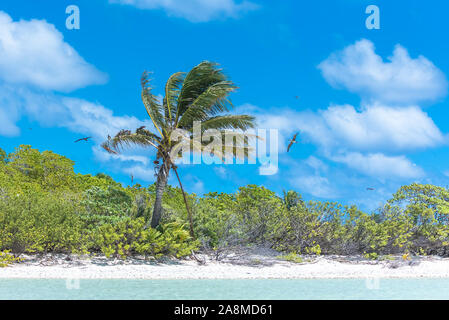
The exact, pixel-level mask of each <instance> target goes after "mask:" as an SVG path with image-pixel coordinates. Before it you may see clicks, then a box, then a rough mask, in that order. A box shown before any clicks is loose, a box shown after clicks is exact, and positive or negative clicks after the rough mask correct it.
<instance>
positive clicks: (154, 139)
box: [101, 128, 160, 153]
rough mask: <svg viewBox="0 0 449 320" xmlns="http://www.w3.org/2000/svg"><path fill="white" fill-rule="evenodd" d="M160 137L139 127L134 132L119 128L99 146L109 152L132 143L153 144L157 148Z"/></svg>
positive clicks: (117, 150)
mask: <svg viewBox="0 0 449 320" xmlns="http://www.w3.org/2000/svg"><path fill="white" fill-rule="evenodd" d="M159 142H160V138H159V137H158V136H157V135H155V134H154V133H151V132H150V131H148V130H145V129H141V128H139V129H138V130H137V131H136V133H132V132H131V131H130V130H120V131H119V132H118V133H117V134H116V135H115V136H114V137H113V138H111V139H108V140H107V141H105V142H104V143H103V144H102V145H101V146H102V147H103V149H105V150H106V151H108V152H109V153H119V152H121V151H122V150H123V149H124V148H125V147H130V146H132V145H137V146H143V147H146V146H153V147H155V148H156V149H157V144H158V143H159Z"/></svg>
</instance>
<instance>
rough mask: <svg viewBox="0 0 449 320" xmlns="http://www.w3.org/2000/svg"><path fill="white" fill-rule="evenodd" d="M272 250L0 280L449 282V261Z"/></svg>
mask: <svg viewBox="0 0 449 320" xmlns="http://www.w3.org/2000/svg"><path fill="white" fill-rule="evenodd" d="M278 256H279V253H277V252H275V251H273V250H270V249H257V250H241V251H240V252H235V251H234V252H231V253H228V254H226V255H224V256H222V257H221V259H219V260H217V259H216V257H214V256H212V255H210V254H209V255H208V254H197V255H196V258H197V259H194V258H192V257H191V258H189V259H186V260H166V261H164V262H155V261H145V260H144V259H143V258H142V259H139V258H132V259H128V260H126V261H122V260H118V259H116V260H114V259H106V258H105V257H94V258H92V257H76V256H70V257H68V256H67V255H52V256H50V255H46V256H41V257H37V256H26V259H25V261H23V262H21V263H17V264H14V265H12V266H9V267H5V268H0V279H5V278H6V279H7V278H9V279H14V278H16V279H17V278H22V279H24V278H33V279H36V278H46V279H68V278H72V279H318V278H421V277H425V278H446V277H448V278H449V258H440V257H413V258H412V260H409V261H404V260H403V259H402V258H401V257H395V260H384V261H370V260H366V259H363V258H361V257H340V256H326V257H305V258H304V261H305V262H304V263H294V262H287V261H284V260H282V259H279V258H278Z"/></svg>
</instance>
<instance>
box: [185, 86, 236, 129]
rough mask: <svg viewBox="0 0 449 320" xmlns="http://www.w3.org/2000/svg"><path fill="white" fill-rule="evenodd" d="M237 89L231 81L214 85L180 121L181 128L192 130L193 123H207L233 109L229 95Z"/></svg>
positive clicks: (188, 109) (202, 94) (194, 103)
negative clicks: (208, 120) (211, 118)
mask: <svg viewBox="0 0 449 320" xmlns="http://www.w3.org/2000/svg"><path fill="white" fill-rule="evenodd" d="M236 88H237V87H236V86H234V84H233V83H232V82H230V81H221V82H218V83H214V84H212V85H211V86H209V88H207V89H206V91H204V92H203V93H201V94H200V95H199V96H198V97H197V98H196V99H195V100H194V101H193V102H192V104H191V105H189V107H188V108H187V110H185V112H184V113H183V115H182V116H181V118H180V119H179V124H178V127H179V128H191V127H192V125H193V121H205V120H207V119H209V118H210V117H213V116H215V115H217V114H219V113H221V112H227V111H229V110H230V109H232V108H233V105H232V102H231V100H229V98H228V96H229V94H230V93H231V92H232V91H234V90H235V89H236Z"/></svg>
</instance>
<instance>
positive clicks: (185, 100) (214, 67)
mask: <svg viewBox="0 0 449 320" xmlns="http://www.w3.org/2000/svg"><path fill="white" fill-rule="evenodd" d="M223 81H227V78H226V76H225V75H224V74H223V72H222V70H221V69H218V64H217V63H214V62H209V61H203V62H201V63H200V64H199V65H197V66H195V67H194V68H192V70H190V71H189V73H187V75H186V76H185V78H184V82H183V85H182V88H181V92H180V94H179V97H178V104H177V106H178V110H177V114H176V120H178V119H179V118H180V117H181V116H182V115H183V114H184V112H185V111H186V110H187V109H188V107H189V106H190V105H191V104H192V103H193V102H194V101H195V100H196V99H197V98H198V97H199V96H200V95H201V94H202V93H203V92H205V91H206V90H207V89H208V88H209V87H210V86H211V85H214V84H216V83H219V82H223Z"/></svg>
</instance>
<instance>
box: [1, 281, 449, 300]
mask: <svg viewBox="0 0 449 320" xmlns="http://www.w3.org/2000/svg"><path fill="white" fill-rule="evenodd" d="M0 299H7V300H10V299H11V300H12V299H40V300H41V299H42V300H47V299H63V300H67V299H149V300H151V299H175V300H178V299H179V300H189V299H207V300H209V299H211V300H212V299H218V300H220V299H236V300H243V299H268V300H276V299H357V300H359V299H449V279H447V278H444V279H377V280H376V279H372V280H370V279H368V280H365V279H319V280H316V279H311V280H291V279H288V280H284V279H283V280H281V279H279V280H87V279H86V280H83V279H81V280H79V282H78V281H76V280H75V281H74V280H57V279H5V280H2V279H0Z"/></svg>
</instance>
